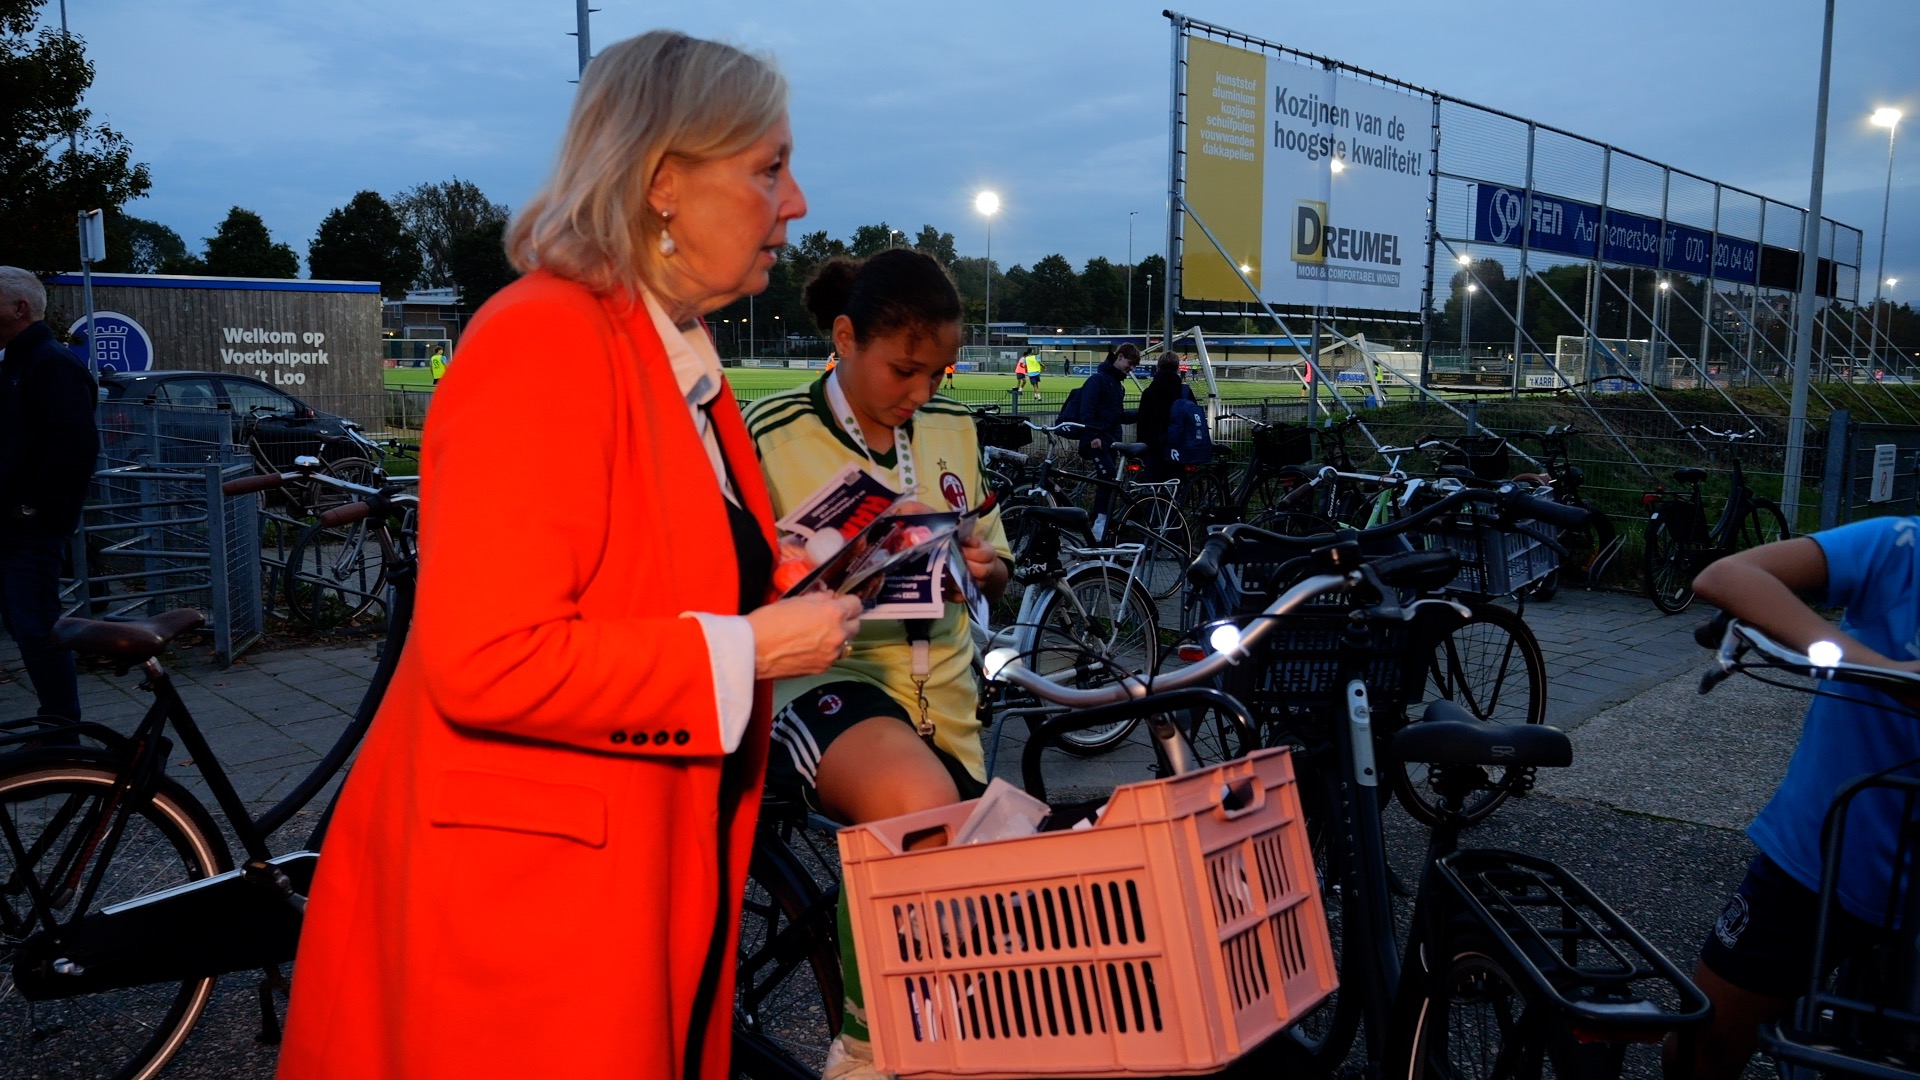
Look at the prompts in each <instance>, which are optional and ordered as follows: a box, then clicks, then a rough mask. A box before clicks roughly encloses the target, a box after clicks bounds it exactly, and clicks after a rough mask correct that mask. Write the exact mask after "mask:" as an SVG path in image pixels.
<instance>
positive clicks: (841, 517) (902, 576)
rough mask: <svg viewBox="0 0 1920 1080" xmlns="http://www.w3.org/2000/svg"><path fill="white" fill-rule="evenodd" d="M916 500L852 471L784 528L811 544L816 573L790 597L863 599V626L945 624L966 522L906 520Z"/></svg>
mask: <svg viewBox="0 0 1920 1080" xmlns="http://www.w3.org/2000/svg"><path fill="white" fill-rule="evenodd" d="M908 501H909V500H907V499H906V497H904V496H902V495H900V494H899V493H898V492H895V491H894V490H892V489H891V488H889V487H887V486H886V485H885V484H883V483H881V482H880V481H878V480H876V479H875V478H874V477H872V476H871V475H869V474H868V473H867V472H866V471H864V470H862V469H861V468H860V467H859V466H857V465H848V466H847V467H846V468H844V469H842V470H840V472H838V473H836V474H835V475H834V477H833V479H831V480H829V481H827V483H826V484H824V485H822V486H821V488H820V490H818V491H816V492H814V493H813V494H812V495H811V496H809V497H808V498H807V500H806V501H805V502H803V503H802V504H800V505H799V506H798V507H796V508H794V510H793V512H792V513H790V514H788V515H787V516H786V517H783V518H781V519H780V521H779V522H777V525H778V527H779V528H780V529H781V530H782V531H784V532H787V533H790V534H793V535H796V536H799V537H801V538H803V539H804V540H805V541H806V548H807V555H808V558H809V560H810V561H812V562H813V563H814V569H813V570H812V572H810V573H809V574H808V575H807V576H806V577H805V578H803V579H801V580H800V582H799V583H798V584H796V585H794V586H793V588H791V589H788V590H787V592H786V595H787V596H798V595H800V594H802V593H807V592H813V591H816V590H821V589H830V590H832V591H833V592H836V593H839V594H842V595H853V596H858V597H860V598H861V601H862V602H863V603H864V604H865V605H866V610H865V611H863V612H862V613H861V616H860V617H861V618H862V619H937V618H939V617H940V616H941V615H942V614H944V613H945V610H946V602H945V596H944V593H943V589H942V585H943V578H944V576H945V573H946V568H947V564H948V561H949V554H948V553H949V552H950V551H951V550H952V547H953V540H954V534H955V531H956V529H957V528H958V527H959V524H960V515H959V514H954V513H903V512H901V507H902V505H903V504H905V503H907V502H908Z"/></svg>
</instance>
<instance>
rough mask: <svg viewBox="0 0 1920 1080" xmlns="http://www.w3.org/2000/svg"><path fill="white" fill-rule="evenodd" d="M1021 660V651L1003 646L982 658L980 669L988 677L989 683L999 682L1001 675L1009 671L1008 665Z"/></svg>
mask: <svg viewBox="0 0 1920 1080" xmlns="http://www.w3.org/2000/svg"><path fill="white" fill-rule="evenodd" d="M1019 659H1020V651H1019V650H1018V649H1013V648H1009V647H1006V646H1002V647H1000V648H998V649H994V650H993V651H991V652H989V653H987V655H986V656H985V657H983V658H981V660H980V669H981V671H982V672H983V673H984V674H985V675H986V677H987V681H988V682H999V681H1000V674H1001V672H1003V671H1005V670H1007V665H1008V664H1011V663H1013V662H1015V661H1016V660H1019Z"/></svg>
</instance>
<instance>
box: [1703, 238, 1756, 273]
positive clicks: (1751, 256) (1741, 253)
mask: <svg viewBox="0 0 1920 1080" xmlns="http://www.w3.org/2000/svg"><path fill="white" fill-rule="evenodd" d="M1713 276H1714V277H1717V278H1719V279H1720V280H1721V281H1737V282H1739V283H1740V284H1742V285H1752V284H1753V283H1754V282H1756V281H1759V280H1760V245H1759V244H1756V243H1754V242H1753V241H1751V240H1736V239H1734V238H1733V237H1730V236H1716V237H1714V238H1713Z"/></svg>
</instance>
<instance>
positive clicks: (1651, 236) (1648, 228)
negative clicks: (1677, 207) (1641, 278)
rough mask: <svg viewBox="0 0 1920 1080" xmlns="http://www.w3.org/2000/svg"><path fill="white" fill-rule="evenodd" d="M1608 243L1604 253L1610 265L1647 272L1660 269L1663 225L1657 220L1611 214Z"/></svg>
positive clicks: (1603, 247)
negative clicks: (1644, 269)
mask: <svg viewBox="0 0 1920 1080" xmlns="http://www.w3.org/2000/svg"><path fill="white" fill-rule="evenodd" d="M1606 241H1607V242H1606V243H1605V244H1604V245H1602V247H1601V250H1602V251H1603V252H1604V253H1605V254H1604V256H1603V257H1604V258H1606V259H1607V260H1608V261H1609V262H1617V263H1626V264H1627V265H1629V266H1645V267H1648V268H1657V267H1659V265H1660V222H1659V221H1658V220H1656V219H1654V218H1650V217H1641V216H1640V215H1639V214H1629V213H1627V212H1626V211H1625V210H1609V211H1607V236H1606Z"/></svg>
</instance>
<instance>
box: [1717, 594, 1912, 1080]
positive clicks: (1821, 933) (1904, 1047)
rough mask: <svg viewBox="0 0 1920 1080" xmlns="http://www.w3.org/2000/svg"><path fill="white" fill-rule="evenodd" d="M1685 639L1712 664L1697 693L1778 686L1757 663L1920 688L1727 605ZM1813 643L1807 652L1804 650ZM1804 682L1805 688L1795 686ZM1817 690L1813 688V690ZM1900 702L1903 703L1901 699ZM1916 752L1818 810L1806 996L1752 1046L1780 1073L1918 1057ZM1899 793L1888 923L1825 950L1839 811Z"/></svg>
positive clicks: (1889, 1074)
mask: <svg viewBox="0 0 1920 1080" xmlns="http://www.w3.org/2000/svg"><path fill="white" fill-rule="evenodd" d="M1694 639H1695V640H1696V641H1698V642H1699V643H1700V644H1701V645H1703V646H1706V647H1707V648H1710V649H1713V650H1714V659H1713V663H1712V666H1710V667H1709V668H1708V669H1707V671H1706V672H1705V673H1704V674H1703V675H1701V677H1700V692H1701V693H1702V694H1705V693H1708V692H1710V691H1711V690H1712V689H1713V688H1714V687H1715V686H1717V685H1719V684H1720V683H1721V682H1723V681H1725V680H1726V679H1728V678H1730V677H1732V676H1733V675H1736V674H1745V675H1748V676H1749V677H1752V678H1756V679H1759V680H1760V681H1761V682H1765V683H1768V684H1769V685H1784V684H1781V683H1777V682H1775V680H1773V679H1771V678H1767V677H1764V676H1763V675H1762V674H1760V673H1761V672H1786V673H1788V674H1793V675H1800V676H1804V677H1806V678H1810V679H1816V680H1821V681H1834V682H1843V683H1851V684H1854V685H1858V686H1865V687H1870V688H1873V689H1876V690H1879V691H1882V692H1883V693H1885V694H1887V695H1890V696H1897V699H1904V700H1906V701H1911V700H1914V699H1915V697H1916V695H1920V675H1915V674H1913V673H1911V672H1907V671H1902V670H1899V669H1895V668H1883V667H1873V666H1870V665H1866V664H1859V663H1854V662H1851V661H1846V660H1842V659H1840V656H1841V653H1840V650H1839V649H1838V648H1837V647H1836V648H1833V649H1832V652H1831V654H1830V655H1817V654H1818V653H1820V651H1821V649H1822V646H1823V645H1829V643H1826V642H1815V643H1813V644H1811V645H1809V646H1807V648H1806V649H1805V651H1801V650H1797V649H1793V648H1789V647H1788V646H1786V645H1783V644H1781V643H1780V642H1778V641H1775V640H1774V639H1773V638H1772V637H1771V636H1770V635H1768V634H1767V633H1766V632H1765V631H1763V630H1761V629H1759V628H1758V627H1755V626H1752V625H1750V624H1748V623H1746V622H1743V621H1741V620H1739V619H1735V618H1733V617H1732V616H1729V615H1726V614H1724V613H1722V614H1720V615H1717V616H1715V617H1714V619H1713V620H1712V621H1711V622H1709V623H1707V624H1705V625H1703V626H1701V627H1700V628H1698V629H1697V630H1695V631H1694ZM1810 654H1813V655H1810ZM1796 688H1798V689H1804V687H1796ZM1811 692H1812V693H1814V694H1823V693H1826V691H1823V690H1821V689H1819V688H1817V687H1816V688H1815V689H1813V690H1812V691H1811ZM1905 707H1906V708H1907V709H1908V711H1909V712H1912V711H1914V710H1913V707H1912V706H1911V705H1907V706H1905ZM1916 764H1920V763H1916V762H1912V761H1906V762H1899V763H1896V764H1894V765H1892V766H1890V767H1888V768H1886V769H1884V770H1881V771H1880V772H1877V773H1869V774H1865V775H1862V776H1859V777H1856V778H1855V779H1854V780H1853V781H1852V782H1850V783H1848V784H1847V785H1846V786H1844V787H1842V788H1841V789H1840V791H1838V792H1837V793H1836V794H1835V796H1834V799H1833V803H1832V805H1831V807H1830V808H1829V809H1828V811H1827V817H1826V823H1825V828H1824V829H1823V830H1822V845H1821V865H1822V870H1823V873H1822V877H1821V882H1820V886H1819V889H1818V893H1819V916H1818V918H1819V921H1818V923H1817V924H1816V927H1815V929H1814V933H1815V947H1814V964H1813V975H1812V977H1811V978H1810V979H1809V981H1808V988H1807V992H1806V994H1805V995H1803V996H1802V997H1800V998H1799V999H1798V1000H1797V1001H1796V1002H1795V1004H1794V1006H1793V1009H1792V1012H1791V1013H1790V1014H1789V1015H1788V1017H1787V1018H1786V1019H1783V1020H1781V1021H1778V1022H1776V1023H1773V1024H1769V1025H1767V1026H1765V1027H1763V1028H1762V1029H1761V1032H1760V1050H1761V1052H1762V1053H1764V1054H1767V1055H1768V1056H1770V1057H1772V1058H1773V1059H1774V1060H1775V1062H1776V1064H1777V1065H1778V1067H1779V1070H1780V1075H1781V1077H1782V1078H1783V1080H1813V1078H1814V1077H1816V1076H1841V1077H1859V1078H1862V1080H1893V1078H1895V1077H1902V1078H1904V1077H1910V1076H1912V1075H1913V1066H1914V1062H1915V1061H1916V1060H1917V1059H1920V966H1916V965H1915V963H1914V958H1915V957H1916V956H1920V910H1916V906H1917V905H1920V865H1917V863H1920V776H1916V775H1914V774H1913V773H1912V770H1913V768H1914V767H1915V765H1916ZM1869 797H1878V798H1882V799H1892V800H1896V801H1897V805H1899V806H1901V807H1902V813H1901V814H1900V816H1901V817H1902V818H1904V820H1905V822H1906V825H1905V827H1904V828H1903V829H1901V830H1900V832H1899V836H1898V837H1897V839H1896V842H1895V843H1894V845H1893V850H1892V851H1891V852H1883V853H1881V854H1879V855H1877V856H1874V857H1877V858H1887V857H1888V856H1890V859H1891V861H1890V862H1889V863H1888V865H1890V866H1891V868H1892V873H1891V874H1890V875H1889V876H1890V879H1891V880H1890V884H1889V887H1888V897H1889V898H1890V900H1891V905H1890V908H1889V911H1888V916H1889V917H1890V918H1891V919H1893V920H1894V921H1895V925H1894V926H1891V927H1889V926H1881V927H1879V928H1878V929H1879V931H1880V934H1881V935H1882V940H1881V941H1880V943H1879V945H1878V946H1877V947H1875V948H1872V949H1868V950H1863V951H1862V952H1860V953H1857V954H1855V955H1854V956H1852V957H1849V958H1845V960H1844V962H1842V961H1841V958H1837V957H1834V956H1833V955H1832V954H1830V953H1829V951H1828V948H1829V947H1828V928H1829V927H1830V926H1831V925H1832V921H1833V918H1834V916H1835V915H1837V914H1838V913H1839V910H1840V908H1839V903H1840V901H1839V878H1840V868H1841V867H1842V866H1844V865H1847V863H1846V857H1847V852H1846V840H1847V832H1848V828H1847V825H1848V810H1849V808H1850V807H1851V806H1852V805H1853V804H1854V803H1855V802H1856V801H1858V800H1860V799H1862V798H1869Z"/></svg>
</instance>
